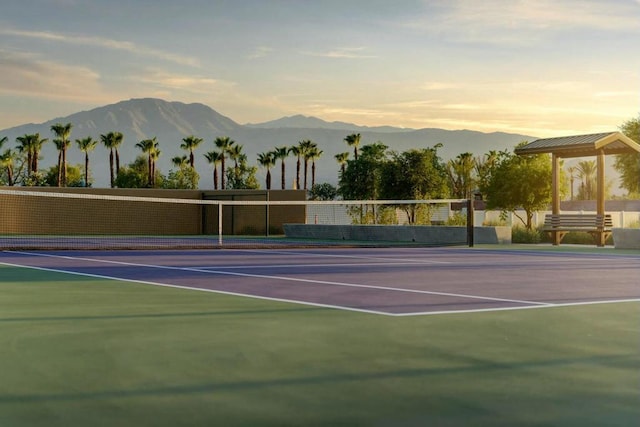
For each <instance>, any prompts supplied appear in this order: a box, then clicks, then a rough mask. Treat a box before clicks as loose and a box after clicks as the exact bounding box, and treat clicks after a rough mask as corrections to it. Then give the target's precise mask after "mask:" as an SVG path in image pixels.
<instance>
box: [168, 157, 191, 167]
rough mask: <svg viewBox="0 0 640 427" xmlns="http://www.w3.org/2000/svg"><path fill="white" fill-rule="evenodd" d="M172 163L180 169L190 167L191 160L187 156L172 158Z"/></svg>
mask: <svg viewBox="0 0 640 427" xmlns="http://www.w3.org/2000/svg"><path fill="white" fill-rule="evenodd" d="M171 163H173V165H174V166H175V167H178V168H183V167H185V166H187V165H189V158H188V157H187V156H186V155H185V156H175V157H172V158H171Z"/></svg>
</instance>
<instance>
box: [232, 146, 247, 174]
mask: <svg viewBox="0 0 640 427" xmlns="http://www.w3.org/2000/svg"><path fill="white" fill-rule="evenodd" d="M242 148H243V147H242V145H240V144H238V145H233V146H231V147H230V148H229V151H228V153H229V158H230V159H231V160H233V173H234V176H235V178H236V179H238V174H239V173H240V171H239V169H238V166H239V164H240V163H242V159H243V158H244V159H245V160H246V157H247V156H245V155H244V154H242Z"/></svg>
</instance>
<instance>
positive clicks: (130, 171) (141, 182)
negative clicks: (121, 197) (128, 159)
mask: <svg viewBox="0 0 640 427" xmlns="http://www.w3.org/2000/svg"><path fill="white" fill-rule="evenodd" d="M148 180H149V159H148V158H147V157H146V156H138V157H136V159H135V160H134V161H133V162H132V163H130V164H129V165H128V166H124V167H123V168H121V169H120V173H118V176H117V177H116V179H115V182H114V185H115V186H116V187H118V188H143V187H146V186H147V183H148Z"/></svg>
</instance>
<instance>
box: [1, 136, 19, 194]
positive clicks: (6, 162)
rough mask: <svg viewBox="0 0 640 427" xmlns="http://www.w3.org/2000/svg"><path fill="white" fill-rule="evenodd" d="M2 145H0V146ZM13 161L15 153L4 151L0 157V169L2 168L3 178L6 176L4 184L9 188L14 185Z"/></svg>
mask: <svg viewBox="0 0 640 427" xmlns="http://www.w3.org/2000/svg"><path fill="white" fill-rule="evenodd" d="M0 145H2V144H0ZM14 160H15V153H14V152H13V151H12V150H11V149H8V150H5V152H4V153H2V155H0V167H1V168H4V170H5V176H6V181H5V182H6V184H7V185H8V186H9V187H11V186H13V185H14V184H15V182H14V180H13V162H14Z"/></svg>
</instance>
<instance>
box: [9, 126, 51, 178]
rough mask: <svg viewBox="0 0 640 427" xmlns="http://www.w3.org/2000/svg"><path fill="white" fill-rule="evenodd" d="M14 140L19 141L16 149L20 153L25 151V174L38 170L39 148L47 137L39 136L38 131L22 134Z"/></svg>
mask: <svg viewBox="0 0 640 427" xmlns="http://www.w3.org/2000/svg"><path fill="white" fill-rule="evenodd" d="M16 141H18V142H19V143H20V145H19V146H18V150H19V151H20V152H21V153H25V152H26V153H27V175H31V174H32V173H37V172H38V157H39V156H40V149H41V148H42V145H44V143H45V142H47V141H48V139H47V138H40V134H39V133H34V134H31V135H27V134H25V135H23V136H19V137H17V138H16Z"/></svg>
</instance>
